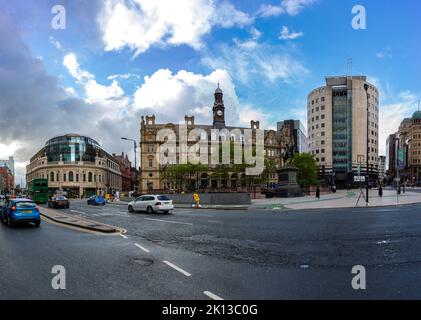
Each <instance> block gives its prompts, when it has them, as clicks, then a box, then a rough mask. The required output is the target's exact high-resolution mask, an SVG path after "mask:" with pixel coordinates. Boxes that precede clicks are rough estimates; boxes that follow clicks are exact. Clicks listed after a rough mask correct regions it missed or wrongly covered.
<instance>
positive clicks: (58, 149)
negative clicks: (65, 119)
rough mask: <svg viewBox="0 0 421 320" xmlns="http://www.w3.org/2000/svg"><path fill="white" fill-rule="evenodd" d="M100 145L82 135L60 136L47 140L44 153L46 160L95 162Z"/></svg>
mask: <svg viewBox="0 0 421 320" xmlns="http://www.w3.org/2000/svg"><path fill="white" fill-rule="evenodd" d="M100 150H101V147H100V146H99V144H98V142H96V141H95V140H93V139H91V138H88V137H82V136H61V137H56V138H53V139H51V140H49V141H47V143H46V145H45V153H46V156H47V159H48V161H49V162H50V161H53V162H54V161H56V162H57V161H64V162H67V163H75V162H78V161H87V162H95V157H96V155H97V153H99V152H100Z"/></svg>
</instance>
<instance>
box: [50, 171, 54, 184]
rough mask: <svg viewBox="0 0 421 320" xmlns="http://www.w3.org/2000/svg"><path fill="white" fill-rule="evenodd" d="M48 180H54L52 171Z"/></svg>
mask: <svg viewBox="0 0 421 320" xmlns="http://www.w3.org/2000/svg"><path fill="white" fill-rule="evenodd" d="M50 181H51V182H54V172H50Z"/></svg>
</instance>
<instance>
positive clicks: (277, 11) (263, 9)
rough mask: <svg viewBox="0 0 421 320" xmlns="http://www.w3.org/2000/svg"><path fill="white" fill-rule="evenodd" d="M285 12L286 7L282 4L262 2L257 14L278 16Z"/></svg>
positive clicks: (264, 16) (260, 15) (265, 16)
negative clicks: (275, 4)
mask: <svg viewBox="0 0 421 320" xmlns="http://www.w3.org/2000/svg"><path fill="white" fill-rule="evenodd" d="M283 13H285V10H284V8H282V6H273V5H271V4H262V5H261V6H260V9H259V11H258V12H257V15H258V16H259V17H263V18H267V17H277V16H280V15H281V14H283Z"/></svg>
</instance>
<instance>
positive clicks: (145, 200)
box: [127, 195, 174, 213]
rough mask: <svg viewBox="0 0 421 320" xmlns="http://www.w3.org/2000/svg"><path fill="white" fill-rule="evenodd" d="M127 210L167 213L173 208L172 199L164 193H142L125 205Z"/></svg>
mask: <svg viewBox="0 0 421 320" xmlns="http://www.w3.org/2000/svg"><path fill="white" fill-rule="evenodd" d="M127 209H128V210H129V212H135V211H146V212H147V213H154V212H159V211H162V212H164V213H169V212H170V211H171V210H173V209H174V205H173V204H172V200H171V199H170V198H168V197H167V196H164V195H144V196H141V197H139V198H137V199H136V200H134V201H132V202H130V203H129V204H128V206H127Z"/></svg>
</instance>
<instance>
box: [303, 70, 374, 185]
mask: <svg viewBox="0 0 421 320" xmlns="http://www.w3.org/2000/svg"><path fill="white" fill-rule="evenodd" d="M366 84H367V85H368V90H367V92H366V91H365V88H364V86H365V85H366ZM367 98H368V113H367ZM367 119H368V138H367ZM378 122H379V93H378V90H377V88H376V87H375V86H374V85H372V84H370V83H369V82H367V79H366V77H365V76H340V77H327V78H326V86H323V87H320V88H317V89H315V90H313V91H311V92H310V94H309V95H308V99H307V130H308V134H307V139H308V147H309V152H311V153H312V154H313V155H314V156H315V159H316V162H317V164H318V166H319V170H320V177H321V179H322V180H325V181H326V182H327V183H328V184H335V185H339V186H345V185H347V184H350V183H351V184H353V183H355V182H357V181H359V180H360V179H365V176H366V173H367V170H368V174H369V176H370V179H371V180H375V179H377V175H378V152H379V150H378V149H379V148H378V144H379V136H378V133H379V127H378ZM367 144H368V150H369V152H368V162H369V166H368V168H367V166H366V156H367ZM361 177H364V178H361Z"/></svg>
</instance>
